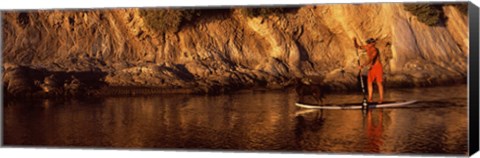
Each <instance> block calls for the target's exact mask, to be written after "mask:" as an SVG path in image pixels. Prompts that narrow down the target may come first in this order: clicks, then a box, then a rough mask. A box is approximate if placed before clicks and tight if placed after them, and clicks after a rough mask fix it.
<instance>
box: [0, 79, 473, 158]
mask: <svg viewBox="0 0 480 158" xmlns="http://www.w3.org/2000/svg"><path fill="white" fill-rule="evenodd" d="M386 92H387V93H386V94H385V98H386V100H403V99H417V100H420V101H421V102H420V103H418V104H416V105H412V106H411V107H407V108H396V109H372V110H370V111H368V112H367V114H366V115H363V114H362V112H361V111H360V110H322V111H320V110H306V109H301V108H298V107H295V106H294V102H295V101H296V95H295V94H294V93H292V92H243V93H238V94H232V95H221V96H193V95H164V96H155V97H152V96H150V97H111V98H101V99H89V98H82V100H79V99H68V100H52V99H50V100H41V101H38V100H37V101H6V102H5V104H4V143H5V145H13V146H18V145H28V146H55V147H64V146H69V147H72V146H73V147H114V148H118V147H121V148H124V147H126V148H149V149H151V148H155V149H160V148H162V149H178V148H188V149H232V150H266V151H277V150H281V151H301V152H302V151H303V152H329V153H332V152H335V153H338V152H340V153H352V152H353V153H357V152H367V153H447V154H466V152H467V106H466V105H467V98H466V96H467V92H466V86H455V87H443V88H428V89H427V88H424V89H400V90H388V91H386ZM327 97H328V99H327V102H336V103H341V102H343V103H346V102H358V101H359V100H361V97H362V96H361V95H359V94H335V95H330V96H327ZM301 111H304V112H301ZM299 112H301V114H300V113H299Z"/></svg>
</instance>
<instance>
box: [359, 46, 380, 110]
mask: <svg viewBox="0 0 480 158" xmlns="http://www.w3.org/2000/svg"><path fill="white" fill-rule="evenodd" d="M353 42H354V43H355V48H360V49H364V50H366V51H367V55H368V61H367V62H366V63H365V64H362V65H360V67H359V68H360V69H362V68H363V67H365V66H369V67H370V68H369V70H368V86H367V87H368V102H372V94H373V85H372V83H373V81H376V82H377V86H378V91H379V95H380V99H379V101H378V103H380V104H381V103H382V102H383V85H382V81H383V68H382V63H381V62H380V59H379V55H380V54H379V51H378V49H377V48H376V47H375V43H376V42H375V40H374V39H373V38H369V39H368V40H367V45H364V46H359V45H358V44H357V40H356V39H355V38H354V39H353Z"/></svg>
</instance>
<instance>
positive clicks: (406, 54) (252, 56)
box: [2, 3, 468, 93]
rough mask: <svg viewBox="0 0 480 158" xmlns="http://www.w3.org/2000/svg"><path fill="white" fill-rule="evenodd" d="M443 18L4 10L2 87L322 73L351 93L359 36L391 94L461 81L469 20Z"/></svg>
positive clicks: (201, 87) (389, 10) (448, 12)
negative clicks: (166, 19)
mask: <svg viewBox="0 0 480 158" xmlns="http://www.w3.org/2000/svg"><path fill="white" fill-rule="evenodd" d="M443 11H444V14H445V16H446V19H447V20H446V21H445V22H444V25H442V26H428V25H425V24H423V23H421V22H419V21H418V20H417V19H416V18H417V17H416V16H414V15H412V14H411V13H410V12H407V11H405V10H404V8H403V4H400V3H383V4H342V5H318V6H301V7H298V8H295V9H293V11H289V12H285V13H282V14H272V15H268V16H257V17H250V16H245V15H244V14H242V13H241V9H240V8H233V9H231V12H228V13H225V12H219V13H218V14H216V13H215V11H212V12H211V13H210V14H209V15H202V17H201V18H198V19H197V20H196V21H195V23H192V24H183V25H182V26H181V27H180V28H179V29H178V30H176V31H174V32H166V33H159V32H157V31H155V29H152V28H151V27H149V25H147V24H146V19H145V18H144V17H143V16H142V14H141V10H140V9H103V10H68V11H65V10H61V11H59V10H42V11H29V12H14V11H11V12H5V13H2V19H3V20H2V21H3V25H2V57H3V70H4V71H3V79H4V86H5V87H6V89H7V91H8V92H11V93H23V92H31V91H43V92H45V91H48V89H63V90H65V89H67V87H68V88H71V87H69V86H70V85H71V84H73V82H75V83H77V84H80V83H82V84H84V85H88V86H85V87H86V88H87V89H92V88H93V89H104V88H105V87H117V88H118V87H143V88H148V89H149V90H150V91H156V90H159V89H163V90H165V89H187V90H188V91H201V92H212V91H215V92H217V91H223V90H229V89H232V88H235V89H236V88H248V87H267V88H283V87H285V86H288V85H291V84H292V82H291V81H292V79H294V78H297V77H304V76H321V78H322V79H323V82H324V83H327V84H328V85H330V86H333V87H335V88H337V89H350V88H353V87H356V83H357V80H356V76H357V73H358V69H357V68H356V66H357V55H356V51H355V49H354V47H353V40H352V39H353V38H354V37H355V38H357V39H360V40H361V41H362V42H363V43H364V39H366V38H369V37H373V38H377V39H378V43H377V47H378V48H379V50H380V52H381V53H380V54H381V60H382V62H383V65H384V70H385V75H384V76H385V84H386V86H387V87H388V86H390V87H392V86H405V85H408V86H425V85H442V84H451V83H458V82H460V83H465V82H466V75H467V57H468V34H467V33H468V27H467V26H468V23H467V16H466V15H464V14H462V13H461V12H460V11H459V10H457V9H456V8H454V7H452V6H443ZM360 53H361V52H360ZM362 56H363V57H364V56H365V55H364V54H363V55H362ZM362 56H361V58H362ZM52 74H53V75H52ZM72 76H73V77H72ZM19 85H20V86H19ZM72 86H73V87H77V88H78V87H81V86H78V85H72ZM102 87H103V88H102ZM46 89H47V90H46ZM127 91H128V90H127ZM127 93H128V92H127Z"/></svg>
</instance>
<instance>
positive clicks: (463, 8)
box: [452, 3, 468, 15]
mask: <svg viewBox="0 0 480 158" xmlns="http://www.w3.org/2000/svg"><path fill="white" fill-rule="evenodd" d="M452 5H453V6H454V7H455V8H457V9H458V10H459V11H460V12H461V13H462V14H463V15H468V3H458V4H452Z"/></svg>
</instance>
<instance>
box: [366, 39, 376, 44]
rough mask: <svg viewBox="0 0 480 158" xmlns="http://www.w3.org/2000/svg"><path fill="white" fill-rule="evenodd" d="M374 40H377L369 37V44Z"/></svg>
mask: <svg viewBox="0 0 480 158" xmlns="http://www.w3.org/2000/svg"><path fill="white" fill-rule="evenodd" d="M374 42H375V39H373V38H369V39H367V44H370V43H374Z"/></svg>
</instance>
